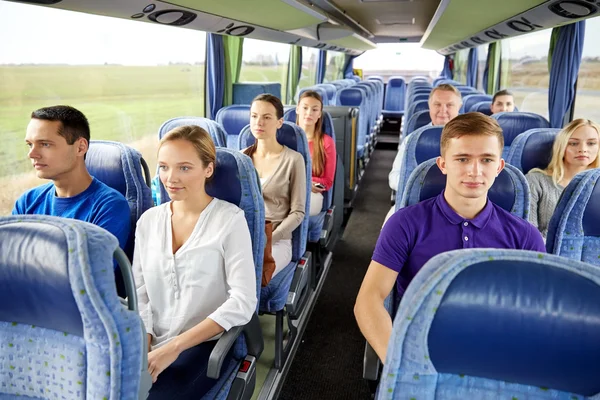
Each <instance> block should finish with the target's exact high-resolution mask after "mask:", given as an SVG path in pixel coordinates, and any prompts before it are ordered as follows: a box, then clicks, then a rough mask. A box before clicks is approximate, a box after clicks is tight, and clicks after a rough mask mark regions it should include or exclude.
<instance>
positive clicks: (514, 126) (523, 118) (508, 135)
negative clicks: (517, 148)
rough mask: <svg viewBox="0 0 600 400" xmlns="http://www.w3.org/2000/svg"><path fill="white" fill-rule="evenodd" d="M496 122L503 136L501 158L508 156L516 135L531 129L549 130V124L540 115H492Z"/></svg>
mask: <svg viewBox="0 0 600 400" xmlns="http://www.w3.org/2000/svg"><path fill="white" fill-rule="evenodd" d="M492 118H494V119H495V120H497V121H498V124H499V125H500V127H501V128H502V133H503V134H504V151H503V153H502V156H503V157H506V156H507V155H508V149H509V148H510V146H511V145H512V142H513V140H514V139H515V138H516V137H517V135H519V134H521V133H523V132H525V131H528V130H529V129H533V128H549V127H550V123H549V122H548V120H547V119H546V118H544V117H542V116H541V115H538V114H534V113H528V112H501V113H497V114H494V115H492Z"/></svg>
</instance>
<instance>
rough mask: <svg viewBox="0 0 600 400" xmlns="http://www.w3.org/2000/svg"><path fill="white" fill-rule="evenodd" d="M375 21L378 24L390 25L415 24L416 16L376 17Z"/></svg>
mask: <svg viewBox="0 0 600 400" xmlns="http://www.w3.org/2000/svg"><path fill="white" fill-rule="evenodd" d="M375 22H376V23H377V25H383V26H390V25H414V24H415V19H414V18H394V17H389V18H376V19H375Z"/></svg>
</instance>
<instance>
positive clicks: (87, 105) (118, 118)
mask: <svg viewBox="0 0 600 400" xmlns="http://www.w3.org/2000/svg"><path fill="white" fill-rule="evenodd" d="M24 15H27V23H23V16H24ZM32 27H35V29H32ZM0 37H2V38H5V40H3V41H2V48H1V50H0V88H1V89H0V136H1V137H2V142H3V146H2V150H0V153H1V156H0V157H1V158H0V159H1V160H2V163H1V164H0V187H2V188H3V189H2V194H1V195H0V215H5V214H9V213H10V212H11V210H12V207H13V204H14V201H15V200H16V198H17V197H18V196H19V195H21V193H23V192H24V191H25V190H26V189H29V188H31V187H34V186H37V185H40V184H42V183H45V181H41V180H39V179H37V178H36V176H35V172H34V171H33V169H32V168H31V162H30V160H29V159H28V158H27V150H28V149H27V146H26V145H25V141H24V138H25V129H26V127H27V124H28V123H29V119H30V115H31V112H32V111H34V110H36V109H38V108H41V107H45V106H51V105H57V104H68V105H71V106H73V107H75V108H77V109H79V110H80V111H82V112H83V113H84V114H85V115H86V117H87V118H88V120H89V122H90V129H91V136H92V139H93V140H94V139H103V140H114V141H119V142H123V143H127V144H129V145H131V146H132V147H134V148H136V149H137V150H139V151H140V152H141V153H142V155H143V156H144V158H145V159H146V160H147V161H148V164H149V166H150V169H151V171H154V170H155V165H156V145H157V136H156V135H157V131H158V128H159V127H160V125H161V124H162V123H163V122H164V121H166V120H168V119H170V118H172V117H176V116H180V115H203V113H204V60H205V42H206V34H205V33H204V32H198V31H193V30H186V29H180V28H174V27H169V26H161V25H154V24H148V23H141V22H136V21H128V20H124V19H116V18H110V17H103V16H96V15H90V14H83V13H76V12H71V11H64V10H59V9H52V8H45V7H44V8H42V7H38V6H31V5H24V4H17V3H11V2H4V1H3V2H0ZM8 38H10V40H9V39H8ZM190 43H193V44H194V46H193V48H194V49H195V51H190V47H191V46H190Z"/></svg>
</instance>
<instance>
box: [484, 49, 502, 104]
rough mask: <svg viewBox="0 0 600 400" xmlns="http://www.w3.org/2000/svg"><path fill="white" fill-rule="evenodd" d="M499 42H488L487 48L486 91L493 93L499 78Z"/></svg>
mask: <svg viewBox="0 0 600 400" xmlns="http://www.w3.org/2000/svg"><path fill="white" fill-rule="evenodd" d="M500 50H501V47H500V42H494V43H492V44H490V47H489V48H488V62H487V66H486V68H488V75H487V86H486V87H487V93H488V94H494V93H496V90H497V88H498V80H499V78H500V57H501V54H500Z"/></svg>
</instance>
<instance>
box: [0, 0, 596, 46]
mask: <svg viewBox="0 0 600 400" xmlns="http://www.w3.org/2000/svg"><path fill="white" fill-rule="evenodd" d="M9 1H14V2H18V3H29V4H36V5H42V6H47V7H54V8H60V9H66V10H72V11H79V12H84V13H89V14H97V15H105V16H112V17H117V18H124V19H133V20H139V21H144V22H148V23H158V24H162V25H170V26H174V27H182V28H188V29H195V30H200V31H205V32H213V33H219V34H225V35H231V36H240V37H249V38H253V39H260V40H268V41H272V42H280V43H288V44H294V45H298V46H305V47H315V48H318V49H322V50H331V51H339V52H344V53H347V54H350V55H359V54H361V53H363V52H364V51H367V50H372V49H374V48H375V47H376V43H403V42H420V43H421V46H422V47H423V48H425V49H431V50H437V51H438V52H439V53H441V54H452V53H455V52H456V51H458V50H461V49H465V48H470V47H476V46H480V45H483V44H486V43H491V42H494V41H497V40H501V39H505V38H509V37H513V36H518V35H522V34H525V33H529V32H533V31H537V30H543V29H547V28H552V27H555V26H559V25H564V24H567V23H571V22H575V21H578V20H580V19H585V18H589V17H592V16H596V15H598V14H599V13H600V5H598V4H597V3H596V2H591V1H584V0H503V1H502V2H498V1H493V0H479V1H472V0H441V1H440V0H334V1H332V0H311V1H308V0H252V1H248V0H219V1H214V0H171V1H169V2H166V1H149V0H103V1H97V0H9Z"/></svg>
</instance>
